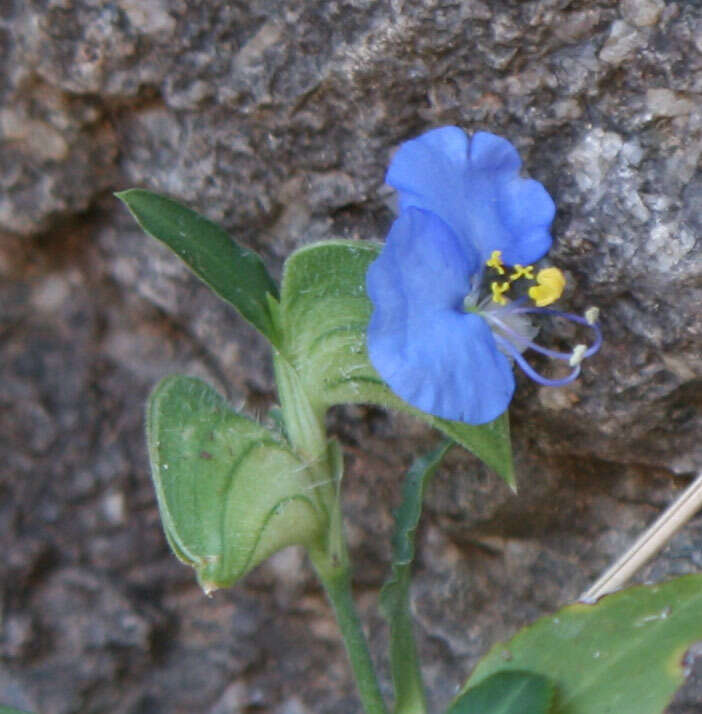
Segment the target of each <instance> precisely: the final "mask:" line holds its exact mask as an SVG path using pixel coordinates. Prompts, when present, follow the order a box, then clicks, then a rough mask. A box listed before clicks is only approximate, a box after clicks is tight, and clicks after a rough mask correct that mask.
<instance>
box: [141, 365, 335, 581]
mask: <svg viewBox="0 0 702 714" xmlns="http://www.w3.org/2000/svg"><path fill="white" fill-rule="evenodd" d="M147 440H148V446H149V457H150V460H151V472H152V477H153V481H154V486H155V488H156V495H157V498H158V504H159V509H160V513H161V520H162V522H163V526H164V530H165V532H166V537H167V538H168V541H169V543H170V545H171V547H172V548H173V551H174V552H175V554H176V555H177V556H178V558H180V559H181V560H182V561H183V562H185V563H187V564H189V565H191V566H192V567H193V568H195V570H196V571H197V576H198V580H199V581H200V584H201V585H202V587H203V588H204V589H205V591H206V592H209V591H210V590H213V589H214V588H216V587H226V586H229V585H232V584H233V583H234V582H235V581H236V580H237V579H239V578H240V577H242V576H243V575H244V574H245V573H247V572H248V571H249V570H251V569H252V568H253V567H254V566H255V565H257V564H258V563H260V562H261V561H262V560H264V559H265V558H267V557H268V556H269V555H271V554H272V553H274V552H275V551H277V550H280V549H281V548H284V547H286V546H288V545H292V544H303V545H309V544H311V543H315V544H316V542H317V540H318V538H319V537H320V535H321V533H322V531H323V530H324V525H325V523H326V521H325V516H324V515H323V509H322V508H321V507H320V505H319V503H318V501H317V498H316V493H315V488H314V487H313V485H312V484H311V483H310V476H309V473H308V470H307V468H306V465H305V464H304V463H302V462H301V461H300V460H299V459H298V458H297V457H296V456H295V454H293V453H292V451H290V449H289V448H288V447H287V446H286V445H285V444H283V443H282V442H280V441H278V440H277V439H276V438H275V437H274V436H273V435H272V434H271V433H270V432H269V431H267V430H266V429H265V428H263V427H262V426H260V425H259V424H257V423H256V422H254V421H252V420H250V419H247V418H246V417H243V416H241V415H239V414H237V413H236V412H234V411H233V410H232V409H231V408H230V407H229V406H228V405H227V404H226V402H225V401H224V399H223V398H222V397H220V396H219V395H218V394H217V393H216V392H215V391H214V390H213V389H212V388H211V387H209V386H208V385H207V384H205V383H204V382H202V381H200V380H198V379H193V378H189V377H181V376H172V377H167V378H166V379H164V380H163V381H161V382H160V383H159V384H158V385H157V386H156V388H155V390H154V391H153V393H152V394H151V397H150V399H149V403H148V411H147Z"/></svg>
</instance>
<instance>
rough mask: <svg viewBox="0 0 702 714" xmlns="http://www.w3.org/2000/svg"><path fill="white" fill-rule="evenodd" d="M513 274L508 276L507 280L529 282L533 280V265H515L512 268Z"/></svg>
mask: <svg viewBox="0 0 702 714" xmlns="http://www.w3.org/2000/svg"><path fill="white" fill-rule="evenodd" d="M513 270H514V272H513V273H512V275H510V276H509V279H510V280H512V281H514V280H519V278H528V279H529V280H534V266H533V265H519V263H517V264H516V265H515V266H514V268H513Z"/></svg>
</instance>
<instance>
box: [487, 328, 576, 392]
mask: <svg viewBox="0 0 702 714" xmlns="http://www.w3.org/2000/svg"><path fill="white" fill-rule="evenodd" d="M495 341H496V342H497V344H498V345H499V346H500V347H502V348H504V349H505V350H506V351H507V352H509V354H510V356H511V357H512V358H513V359H514V361H515V362H516V363H517V364H518V365H519V366H520V367H521V369H522V370H523V371H524V373H525V374H526V375H527V376H528V377H531V378H532V379H533V380H534V381H535V382H538V383H539V384H543V385H545V386H547V387H562V386H564V385H566V384H570V383H571V382H572V381H574V380H576V379H577V378H578V375H579V374H580V365H579V364H577V365H575V367H573V371H572V372H571V373H570V374H569V375H568V376H566V377H563V378H561V379H549V378H548V377H543V376H542V375H540V374H539V373H538V372H537V371H536V370H535V369H534V368H533V367H532V366H531V365H530V364H529V363H528V362H527V361H526V360H525V359H524V357H522V355H521V353H520V352H519V350H517V349H516V348H515V346H514V345H513V344H512V343H511V342H510V341H509V340H508V339H506V338H505V337H502V335H495Z"/></svg>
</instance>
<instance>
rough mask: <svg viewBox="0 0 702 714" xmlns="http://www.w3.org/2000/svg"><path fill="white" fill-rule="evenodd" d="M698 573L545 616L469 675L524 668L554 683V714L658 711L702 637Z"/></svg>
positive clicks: (701, 586)
mask: <svg viewBox="0 0 702 714" xmlns="http://www.w3.org/2000/svg"><path fill="white" fill-rule="evenodd" d="M701 613H702V575H688V576H685V577H682V578H678V579H676V580H672V581H670V582H667V583H664V584H662V585H654V586H639V587H634V588H630V589H628V590H623V591H621V592H618V593H615V594H614V595H608V596H606V597H604V598H602V599H601V600H600V601H599V602H598V603H597V604H595V605H584V604H577V605H571V606H570V607H566V608H564V609H563V610H561V611H560V612H557V613H556V614H555V615H551V616H549V617H544V618H542V619H541V620H538V621H537V622H536V623H535V624H533V625H531V626H529V627H527V628H525V629H523V630H521V631H520V632H519V633H517V635H516V636H515V637H514V638H513V639H512V640H510V641H509V642H506V643H500V644H497V645H495V646H494V647H493V648H492V649H491V650H490V652H489V653H488V654H487V656H486V657H485V658H484V659H483V660H482V661H481V662H480V663H479V664H478V666H477V667H476V669H475V671H474V672H473V674H472V675H471V677H470V679H469V680H468V683H467V685H466V686H467V687H472V686H474V685H476V684H478V683H479V682H482V681H483V680H484V679H485V678H487V677H488V676H490V675H491V674H493V673H494V672H497V671H501V670H505V669H510V670H511V669H517V670H524V669H528V670H529V671H531V672H535V673H540V674H543V675H544V676H547V677H548V678H549V679H550V680H551V681H552V682H553V683H554V684H555V686H556V691H557V694H556V702H555V706H554V708H553V714H603V712H613V713H616V714H660V713H661V712H663V711H664V710H665V708H666V705H667V704H668V702H669V701H670V699H671V698H672V696H673V693H674V692H675V690H676V689H677V688H678V687H679V686H680V685H681V684H682V682H683V679H684V670H683V656H684V654H685V651H686V650H687V648H688V647H690V646H691V645H692V644H693V643H695V642H697V641H699V640H702V616H701Z"/></svg>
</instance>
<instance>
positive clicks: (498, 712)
mask: <svg viewBox="0 0 702 714" xmlns="http://www.w3.org/2000/svg"><path fill="white" fill-rule="evenodd" d="M552 701H553V685H552V684H551V683H550V682H549V681H548V679H546V677H542V676H540V675H538V674H533V673H532V672H519V671H517V670H510V671H506V672H498V673H497V674H493V675H491V676H489V677H486V678H485V679H484V680H483V681H482V682H480V684H478V685H476V686H475V687H472V688H471V689H469V690H468V691H467V692H466V693H465V694H461V695H460V696H459V697H458V698H457V699H455V700H454V702H453V704H452V705H451V706H450V707H449V708H448V709H447V710H446V712H445V714H549V712H550V711H551V702H552Z"/></svg>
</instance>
